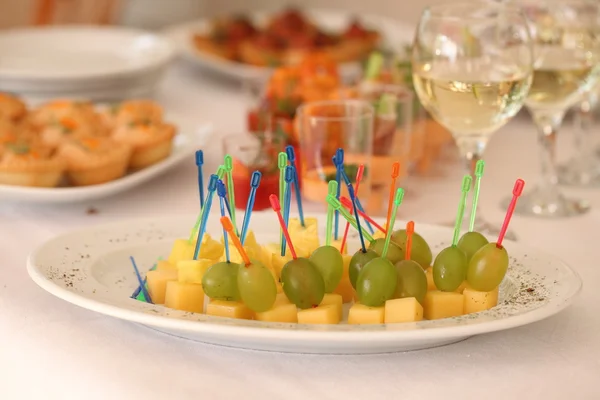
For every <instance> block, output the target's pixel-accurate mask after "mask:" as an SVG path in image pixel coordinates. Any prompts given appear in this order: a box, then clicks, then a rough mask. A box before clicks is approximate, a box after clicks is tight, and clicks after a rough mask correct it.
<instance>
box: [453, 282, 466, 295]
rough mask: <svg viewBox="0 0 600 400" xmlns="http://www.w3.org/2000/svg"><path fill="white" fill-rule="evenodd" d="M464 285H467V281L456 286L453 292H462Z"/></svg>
mask: <svg viewBox="0 0 600 400" xmlns="http://www.w3.org/2000/svg"><path fill="white" fill-rule="evenodd" d="M466 287H467V281H464V282H463V283H461V284H460V286H459V287H457V288H456V290H455V292H456V293H462V292H464V291H465V289H466Z"/></svg>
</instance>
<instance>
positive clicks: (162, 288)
mask: <svg viewBox="0 0 600 400" xmlns="http://www.w3.org/2000/svg"><path fill="white" fill-rule="evenodd" d="M177 275H178V274H177V271H174V270H169V271H148V273H147V274H146V279H147V283H148V292H149V294H150V297H151V298H152V302H153V303H154V304H164V302H165V293H166V291H167V282H169V281H176V280H177Z"/></svg>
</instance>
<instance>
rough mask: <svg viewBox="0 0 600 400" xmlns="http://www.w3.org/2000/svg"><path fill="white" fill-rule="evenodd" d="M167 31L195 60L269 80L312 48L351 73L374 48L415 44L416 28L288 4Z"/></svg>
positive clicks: (243, 76) (218, 69)
mask: <svg viewBox="0 0 600 400" xmlns="http://www.w3.org/2000/svg"><path fill="white" fill-rule="evenodd" d="M165 33H166V35H167V37H169V39H171V42H172V43H173V44H174V45H175V46H176V49H177V51H178V52H179V54H180V55H182V56H183V57H184V58H185V59H187V60H189V61H191V62H192V63H195V64H197V65H199V66H201V67H204V68H207V69H210V70H212V71H215V72H218V73H221V74H223V75H226V76H229V77H231V78H234V79H264V78H267V77H268V76H269V74H270V73H271V72H272V71H273V68H275V67H277V66H283V65H291V64H296V63H298V62H299V61H301V60H302V59H303V58H304V56H305V55H307V54H308V53H310V52H313V51H319V52H326V53H327V54H328V55H329V56H330V57H331V58H332V59H334V60H335V61H336V62H338V63H340V66H341V72H342V75H343V76H345V77H352V76H354V75H355V74H356V72H357V71H359V70H360V62H361V61H362V60H363V59H364V58H365V57H366V56H368V54H369V53H370V52H371V51H372V50H375V49H378V48H389V49H394V48H396V47H398V48H399V47H400V46H402V45H405V44H408V43H410V42H411V41H412V36H413V33H414V28H413V27H410V26H406V25H403V24H402V23H399V22H397V21H393V20H390V19H389V18H385V17H380V16H375V15H359V16H358V15H352V14H350V13H348V12H345V11H339V10H337V11H332V10H321V9H303V10H297V9H294V8H288V9H285V10H281V11H278V12H267V11H257V12H250V13H247V14H244V15H230V16H223V17H219V18H210V19H208V18H206V19H201V20H196V21H192V22H187V23H184V24H180V25H177V26H173V27H170V28H168V29H167V30H166V31H165Z"/></svg>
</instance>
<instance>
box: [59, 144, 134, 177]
mask: <svg viewBox="0 0 600 400" xmlns="http://www.w3.org/2000/svg"><path fill="white" fill-rule="evenodd" d="M130 155H131V148H130V147H129V146H128V145H126V144H123V143H117V142H115V141H114V140H112V139H110V138H102V137H95V138H81V139H71V140H69V141H66V142H64V143H63V144H61V146H60V147H59V149H58V156H59V157H60V158H62V159H63V160H64V161H65V163H66V174H67V178H68V180H69V181H70V182H71V183H72V184H73V185H75V186H87V185H96V184H99V183H105V182H109V181H112V180H115V179H117V178H120V177H122V176H123V175H125V172H126V171H127V165H128V164H129V157H130Z"/></svg>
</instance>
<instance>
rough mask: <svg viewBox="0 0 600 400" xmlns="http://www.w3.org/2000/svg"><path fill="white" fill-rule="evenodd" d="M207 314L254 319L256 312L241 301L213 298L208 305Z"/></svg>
mask: <svg viewBox="0 0 600 400" xmlns="http://www.w3.org/2000/svg"><path fill="white" fill-rule="evenodd" d="M206 314H208V315H214V316H217V317H227V318H237V319H254V312H253V311H252V310H251V309H249V308H248V307H246V305H245V304H244V303H242V302H239V301H225V300H212V301H210V302H209V303H208V306H207V307H206Z"/></svg>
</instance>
